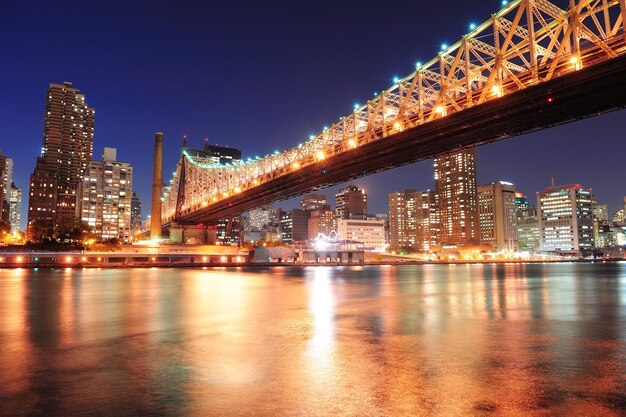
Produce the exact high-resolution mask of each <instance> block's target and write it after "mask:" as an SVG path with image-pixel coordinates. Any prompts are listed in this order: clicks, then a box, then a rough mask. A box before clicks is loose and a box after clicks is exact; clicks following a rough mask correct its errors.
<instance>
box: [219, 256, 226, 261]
mask: <svg viewBox="0 0 626 417" xmlns="http://www.w3.org/2000/svg"><path fill="white" fill-rule="evenodd" d="M227 259H228V258H226V257H225V256H222V257H221V258H220V260H221V261H222V262H226V260H227Z"/></svg>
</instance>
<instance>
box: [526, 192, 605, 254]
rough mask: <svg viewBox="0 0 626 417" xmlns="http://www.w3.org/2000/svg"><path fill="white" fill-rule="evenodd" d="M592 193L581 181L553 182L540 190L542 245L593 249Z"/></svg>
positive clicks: (572, 250) (543, 247) (554, 249)
mask: <svg viewBox="0 0 626 417" xmlns="http://www.w3.org/2000/svg"><path fill="white" fill-rule="evenodd" d="M592 201H593V196H592V194H591V190H588V189H585V188H583V187H582V185H580V184H572V185H564V186H552V187H548V188H546V189H545V190H543V191H542V192H540V193H538V194H537V202H538V203H539V228H540V239H541V249H542V250H545V251H571V252H581V251H586V250H591V249H593V246H594V243H593V212H592V209H593V204H592Z"/></svg>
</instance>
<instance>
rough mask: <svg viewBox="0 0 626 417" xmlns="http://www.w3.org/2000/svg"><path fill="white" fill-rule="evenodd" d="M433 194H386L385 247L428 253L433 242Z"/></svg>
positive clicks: (434, 238) (435, 236) (423, 192)
mask: <svg viewBox="0 0 626 417" xmlns="http://www.w3.org/2000/svg"><path fill="white" fill-rule="evenodd" d="M436 230H437V218H436V204H435V193H434V192H433V191H430V190H426V191H415V190H414V189H407V190H404V192H399V193H391V194H389V248H390V249H392V250H397V249H399V248H401V247H412V248H414V249H415V250H417V251H419V252H428V251H429V250H430V247H431V246H432V245H434V244H436V243H437V235H436Z"/></svg>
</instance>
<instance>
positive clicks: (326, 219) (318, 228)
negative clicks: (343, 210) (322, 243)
mask: <svg viewBox="0 0 626 417" xmlns="http://www.w3.org/2000/svg"><path fill="white" fill-rule="evenodd" d="M336 224H337V223H336V219H335V211H334V210H331V208H330V206H329V205H328V204H326V205H324V206H322V208H320V209H318V210H313V211H311V215H310V217H309V219H308V234H309V239H315V238H317V236H318V235H319V234H320V233H322V234H324V235H326V236H328V235H330V234H331V232H333V231H336V230H337V227H336Z"/></svg>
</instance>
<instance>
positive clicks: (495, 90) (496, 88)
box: [491, 84, 504, 97]
mask: <svg viewBox="0 0 626 417" xmlns="http://www.w3.org/2000/svg"><path fill="white" fill-rule="evenodd" d="M491 92H492V93H493V94H495V95H496V96H497V97H502V96H503V95H504V90H502V87H501V86H499V85H497V84H496V85H494V86H493V87H491Z"/></svg>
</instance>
